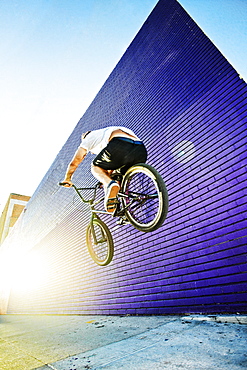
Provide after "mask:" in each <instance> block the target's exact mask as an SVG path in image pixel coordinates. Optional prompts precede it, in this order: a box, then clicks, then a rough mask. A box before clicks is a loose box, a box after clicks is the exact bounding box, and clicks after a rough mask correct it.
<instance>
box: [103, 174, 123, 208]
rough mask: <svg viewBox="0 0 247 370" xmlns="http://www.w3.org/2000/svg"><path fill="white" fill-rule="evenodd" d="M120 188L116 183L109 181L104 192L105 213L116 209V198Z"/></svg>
mask: <svg viewBox="0 0 247 370" xmlns="http://www.w3.org/2000/svg"><path fill="white" fill-rule="evenodd" d="M119 189H120V186H119V185H118V183H117V182H116V181H111V182H110V184H109V185H108V186H107V188H106V190H105V209H106V210H107V212H114V211H115V209H116V207H117V202H116V196H117V194H118V192H119Z"/></svg>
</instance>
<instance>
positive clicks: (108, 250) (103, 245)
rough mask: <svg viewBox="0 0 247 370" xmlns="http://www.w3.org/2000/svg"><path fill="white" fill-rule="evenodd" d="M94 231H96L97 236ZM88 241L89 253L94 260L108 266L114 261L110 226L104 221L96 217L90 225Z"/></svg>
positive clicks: (87, 233) (87, 232)
mask: <svg viewBox="0 0 247 370" xmlns="http://www.w3.org/2000/svg"><path fill="white" fill-rule="evenodd" d="M92 227H93V230H92ZM93 233H95V237H94V234H93ZM86 241H87V248H88V251H89V254H90V256H91V257H92V259H93V260H94V262H96V263H97V264H98V265H100V266H106V265H108V264H109V263H110V262H111V261H112V258H113V253H114V246H113V240H112V236H111V233H110V231H109V229H108V227H107V226H106V224H105V223H104V222H103V221H101V220H99V219H96V218H95V219H94V220H93V223H92V224H91V223H90V224H89V225H88V227H87V231H86Z"/></svg>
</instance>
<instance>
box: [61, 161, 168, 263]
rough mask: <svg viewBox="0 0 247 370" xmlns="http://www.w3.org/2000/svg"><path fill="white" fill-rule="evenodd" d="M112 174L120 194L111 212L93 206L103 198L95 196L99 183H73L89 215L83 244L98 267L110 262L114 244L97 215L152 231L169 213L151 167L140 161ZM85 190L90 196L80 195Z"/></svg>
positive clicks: (164, 193) (164, 191)
mask: <svg viewBox="0 0 247 370" xmlns="http://www.w3.org/2000/svg"><path fill="white" fill-rule="evenodd" d="M111 177H112V179H114V180H116V181H118V182H119V184H120V190H119V193H118V195H117V197H116V198H115V199H114V200H112V201H113V202H114V204H115V207H116V208H115V210H114V212H108V211H104V210H100V209H96V207H97V206H98V204H99V203H100V202H102V201H103V200H104V195H103V196H102V197H99V199H98V197H97V194H98V191H99V190H100V189H102V184H101V183H97V184H96V185H95V186H94V187H91V188H77V187H76V186H75V185H72V187H73V188H74V189H75V191H76V193H77V194H78V196H79V197H80V199H81V201H82V202H84V203H88V204H89V207H90V210H91V218H90V222H89V225H88V226H87V229H86V244H87V248H88V252H89V254H90V256H91V257H92V259H93V260H94V262H96V263H97V264H98V265H100V266H105V265H108V264H109V263H110V262H111V261H112V258H113V254H114V244H113V239H112V235H111V232H110V230H109V228H108V226H107V225H106V224H105V223H104V222H103V221H102V220H101V219H100V217H99V214H107V215H111V216H112V217H118V221H117V223H118V224H119V225H124V224H126V223H130V224H132V225H133V226H134V227H135V228H136V229H138V230H140V231H143V232H151V231H154V230H157V229H158V228H159V227H160V226H161V225H162V224H163V222H164V221H165V218H166V215H167V212H168V193H167V189H166V186H165V183H164V181H163V179H162V177H161V176H160V174H159V173H158V172H157V171H156V169H155V168H153V167H152V166H150V165H148V164H146V163H139V164H136V165H134V166H132V167H130V168H129V169H128V170H127V171H126V173H125V174H124V175H122V174H121V170H115V171H113V173H112V175H111ZM59 185H63V183H59ZM84 190H93V196H92V197H91V198H90V199H85V198H84V197H83V196H82V194H81V192H83V191H84ZM96 198H97V199H96Z"/></svg>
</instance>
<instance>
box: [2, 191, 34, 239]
mask: <svg viewBox="0 0 247 370" xmlns="http://www.w3.org/2000/svg"><path fill="white" fill-rule="evenodd" d="M29 199H30V197H29V196H27V195H20V194H14V193H11V194H10V196H9V198H8V201H7V203H6V205H5V207H4V210H3V212H2V215H1V218H0V244H2V243H3V241H4V239H5V238H6V236H7V235H8V233H9V231H10V229H11V228H12V227H13V226H14V224H15V223H16V221H17V219H18V217H19V216H20V214H21V213H22V211H23V209H24V208H25V206H26V204H27V202H28V201H29Z"/></svg>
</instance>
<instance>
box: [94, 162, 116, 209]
mask: <svg viewBox="0 0 247 370" xmlns="http://www.w3.org/2000/svg"><path fill="white" fill-rule="evenodd" d="M91 171H92V174H93V176H94V177H95V178H96V179H97V180H99V181H100V182H102V184H103V185H104V189H105V208H106V210H107V211H108V212H114V211H115V209H116V202H115V198H116V196H117V194H118V192H119V189H120V186H119V185H118V183H117V182H116V181H113V180H112V179H111V177H110V175H111V173H112V170H104V169H103V168H101V167H99V166H95V165H93V164H92V167H91Z"/></svg>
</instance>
